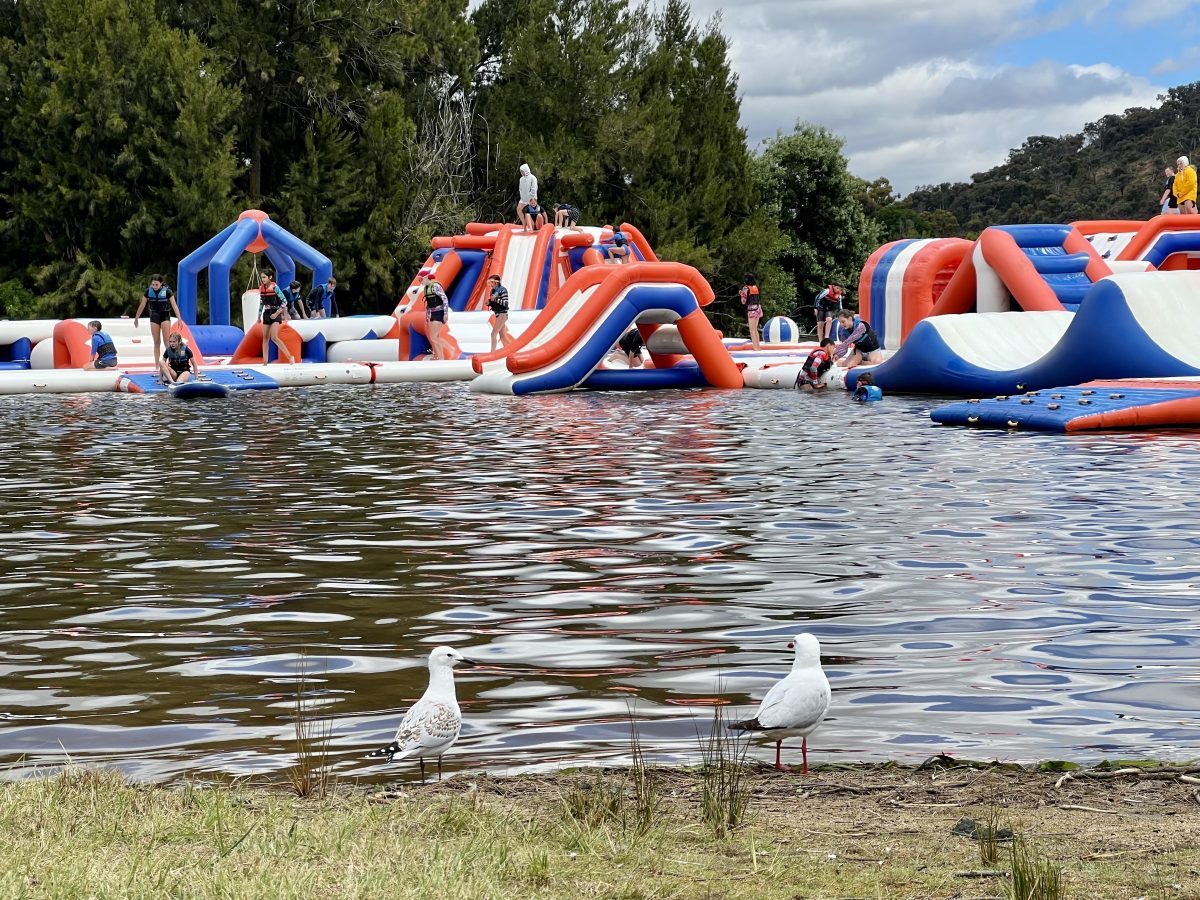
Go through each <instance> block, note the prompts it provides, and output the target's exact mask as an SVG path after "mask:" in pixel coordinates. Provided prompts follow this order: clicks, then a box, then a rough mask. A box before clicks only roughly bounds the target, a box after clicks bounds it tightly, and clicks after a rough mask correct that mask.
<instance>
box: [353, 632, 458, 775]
mask: <svg viewBox="0 0 1200 900" xmlns="http://www.w3.org/2000/svg"><path fill="white" fill-rule="evenodd" d="M455 665H463V666H470V665H473V663H471V662H469V661H468V660H466V659H465V658H463V655H462V654H461V653H459V652H458V651H457V650H455V649H454V648H453V647H436V648H434V650H433V652H432V653H430V654H429V687H427V688H426V689H425V693H424V694H422V695H421V699H420V700H418V701H417V702H416V703H414V704H413V705H412V706H411V707H410V708H409V710H408V712H406V713H405V714H404V718H403V719H401V720H400V727H399V728H397V729H396V736H395V737H394V738H393V739H392V742H391V743H390V744H388V745H387V746H386V747H380V748H379V749H378V750H372V751H371V752H370V753H368V754H367V759H379V758H380V757H385V756H386V757H387V761H388V762H391V761H392V758H393V757H395V756H399V757H400V758H401V759H411V758H412V757H414V756H415V757H417V759H419V760H420V762H421V781H422V782H424V781H425V757H427V756H432V757H435V758H436V759H437V766H438V781H441V780H442V754H443V753H445V752H446V751H447V750H449V749H450V748H451V747H453V746H454V742H455V741H457V740H458V731H459V729H460V728H462V711H461V710H460V709H459V708H458V698H457V697H455V695H454V666H455Z"/></svg>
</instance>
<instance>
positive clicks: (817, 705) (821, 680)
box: [755, 668, 830, 734]
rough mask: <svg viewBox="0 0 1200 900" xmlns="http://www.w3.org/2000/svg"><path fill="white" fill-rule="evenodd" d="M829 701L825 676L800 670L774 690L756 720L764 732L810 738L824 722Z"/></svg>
mask: <svg viewBox="0 0 1200 900" xmlns="http://www.w3.org/2000/svg"><path fill="white" fill-rule="evenodd" d="M829 701H830V691H829V681H828V680H827V679H826V678H825V673H824V672H822V671H821V670H820V669H818V668H812V669H800V670H799V671H795V672H792V673H790V674H789V675H788V676H787V677H786V678H784V679H783V680H782V681H777V682H775V684H773V685H772V686H771V689H770V690H769V691H767V696H765V697H763V701H762V705H761V706H759V708H758V715H757V716H755V718H756V719H757V720H758V723H759V727H760V728H762V729H764V730H774V729H778V730H781V731H795V732H797V733H805V734H807V733H808V732H810V731H812V730H813V729H814V728H816V727H817V725H819V724H820V722H821V720H822V719H823V718H825V713H827V712H828V711H829Z"/></svg>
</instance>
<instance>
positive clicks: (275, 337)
mask: <svg viewBox="0 0 1200 900" xmlns="http://www.w3.org/2000/svg"><path fill="white" fill-rule="evenodd" d="M258 311H259V319H260V320H261V321H262V326H263V351H262V355H263V364H264V365H265V364H266V363H267V351H268V349H269V346H270V344H271V343H272V342H273V343H274V344H275V346H276V347H277V348H279V355H280V357H284V356H286V357H287V361H288V362H290V363H294V362H295V361H296V359H295V357H293V356H292V353H291V351H290V350H288V348H287V345H286V344H284V342H283V338H281V337H280V336H279V328H280V326H281V325H283V321H284V319H283V317H284V316H286V315H287V297H286V296H285V295H284V293H283V291H282V290H280V289H279V285H277V284H276V283H275V279H274V278H272V277H271V273H270V272H262V273H261V274H260V275H259V276H258Z"/></svg>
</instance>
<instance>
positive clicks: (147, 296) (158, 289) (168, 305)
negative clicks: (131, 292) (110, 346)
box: [133, 275, 183, 359]
mask: <svg viewBox="0 0 1200 900" xmlns="http://www.w3.org/2000/svg"><path fill="white" fill-rule="evenodd" d="M147 306H149V307H150V337H151V338H152V339H153V341H154V358H155V359H158V354H159V352H160V350H161V345H162V344H163V343H165V342H166V337H167V335H168V334H170V333H171V311H172V310H174V311H175V318H177V319H182V318H183V316H182V315H180V313H179V304H178V303H177V302H176V301H175V293H174V292H173V291H172V290H171V289H170V288H169V287H167V286H166V285H165V284H163V276H161V275H151V276H150V287H148V288H146V292H145V293H144V294H142V298H141V300H140V301H139V302H138V308H137V312H135V313H134V314H133V330H134V331H137V327H138V320H139V319H141V317H142V311H143V310H145V309H146V307H147Z"/></svg>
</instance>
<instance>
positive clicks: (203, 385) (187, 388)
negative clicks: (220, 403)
mask: <svg viewBox="0 0 1200 900" xmlns="http://www.w3.org/2000/svg"><path fill="white" fill-rule="evenodd" d="M171 393H172V394H174V395H175V399H176V400H195V399H198V398H200V397H228V396H229V388H227V387H225V385H223V384H216V383H215V382H212V381H185V382H184V383H183V384H177V385H175V386H174V387H172V388H171Z"/></svg>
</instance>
